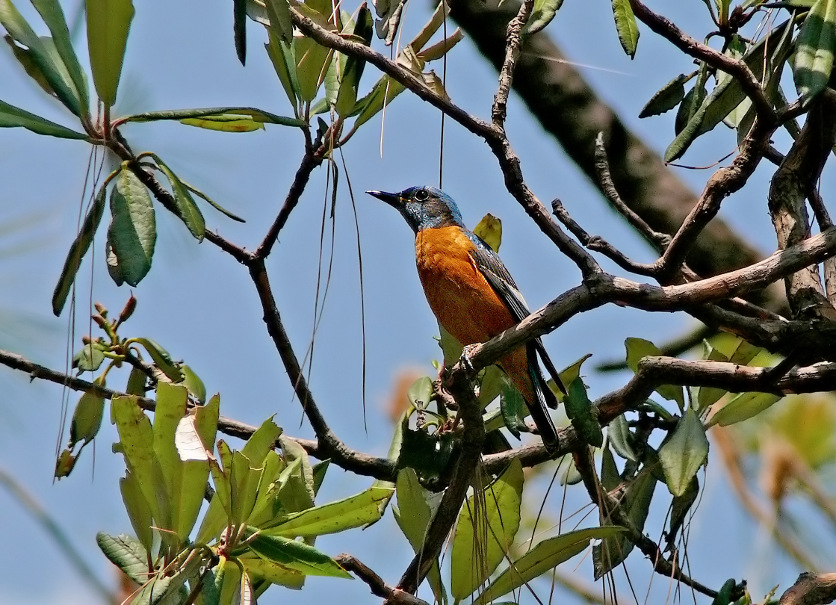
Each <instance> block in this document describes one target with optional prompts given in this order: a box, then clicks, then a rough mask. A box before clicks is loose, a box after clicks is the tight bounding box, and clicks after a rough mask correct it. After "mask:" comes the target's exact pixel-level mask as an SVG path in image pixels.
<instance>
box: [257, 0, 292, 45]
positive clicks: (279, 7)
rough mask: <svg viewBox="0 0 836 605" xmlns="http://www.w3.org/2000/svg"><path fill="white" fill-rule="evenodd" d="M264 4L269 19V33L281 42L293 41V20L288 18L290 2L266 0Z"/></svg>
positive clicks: (285, 0)
mask: <svg viewBox="0 0 836 605" xmlns="http://www.w3.org/2000/svg"><path fill="white" fill-rule="evenodd" d="M264 6H265V8H266V10H267V17H268V18H269V20H270V29H269V31H270V33H271V34H272V35H274V36H276V38H278V39H279V40H281V41H282V42H287V43H290V42H292V41H293V21H291V19H290V4H289V3H288V1H287V0H266V1H265V2H264Z"/></svg>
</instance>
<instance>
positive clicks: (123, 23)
mask: <svg viewBox="0 0 836 605" xmlns="http://www.w3.org/2000/svg"><path fill="white" fill-rule="evenodd" d="M86 7H87V10H86V13H87V47H88V49H89V51H90V69H91V70H92V72H93V84H95V86H96V92H97V93H98V95H99V99H101V101H102V103H104V104H105V105H106V106H108V107H112V106H113V104H114V103H116V91H117V89H118V88H119V78H120V77H121V75H122V63H123V62H124V59H125V47H126V46H127V43H128V32H129V30H130V28H131V21H132V20H133V18H134V5H133V2H132V0H86ZM128 283H130V282H128Z"/></svg>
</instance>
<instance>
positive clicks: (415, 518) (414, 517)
mask: <svg viewBox="0 0 836 605" xmlns="http://www.w3.org/2000/svg"><path fill="white" fill-rule="evenodd" d="M395 485H396V494H397V500H398V507H397V510H398V512H397V513H396V515H395V520H396V521H397V523H398V527H400V528H401V531H402V532H403V534H404V536H406V539H407V540H408V541H409V543H410V545H411V546H412V550H414V551H415V552H418V551H419V550H421V546H422V545H423V544H424V535H425V532H426V531H427V526H428V525H429V524H430V520H431V519H432V509H431V508H430V505H429V503H428V494H427V491H426V490H425V489H424V488H423V487H421V483H420V482H419V481H418V475H417V474H416V473H415V469H412V468H404V469H401V470H400V471H398V478H397V481H396V483H395Z"/></svg>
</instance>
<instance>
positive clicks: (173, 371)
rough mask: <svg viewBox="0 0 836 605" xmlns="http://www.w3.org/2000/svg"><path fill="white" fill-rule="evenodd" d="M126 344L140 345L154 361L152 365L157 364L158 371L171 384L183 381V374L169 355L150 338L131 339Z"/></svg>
mask: <svg viewBox="0 0 836 605" xmlns="http://www.w3.org/2000/svg"><path fill="white" fill-rule="evenodd" d="M128 342H129V343H134V342H135V343H138V344H141V345H142V346H143V347H144V348H145V350H146V351H148V354H149V355H150V356H151V359H153V360H154V363H155V364H157V367H158V368H159V369H160V371H161V372H162V373H163V374H165V375H166V377H167V378H168V379H169V380H171V382H180V381H182V380H183V373H182V372H181V371H180V369H179V368H178V367H177V366H176V365H175V363H174V362H173V361H172V359H171V355H169V353H168V351H166V350H165V349H164V348H162V347H161V346H160V345H159V344H158V343H156V342H154V341H153V340H151V339H150V338H142V337H139V338H131V339H130V340H129V341H128Z"/></svg>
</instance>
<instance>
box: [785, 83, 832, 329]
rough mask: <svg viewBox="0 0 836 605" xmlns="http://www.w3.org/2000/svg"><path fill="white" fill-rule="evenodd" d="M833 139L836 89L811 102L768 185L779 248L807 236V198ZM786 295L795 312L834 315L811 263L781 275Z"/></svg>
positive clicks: (798, 313) (819, 173) (816, 271)
mask: <svg viewBox="0 0 836 605" xmlns="http://www.w3.org/2000/svg"><path fill="white" fill-rule="evenodd" d="M834 142H836V91H826V92H824V93H822V94H821V95H819V98H817V99H816V100H814V101H813V103H812V107H811V109H810V113H809V114H808V116H807V120H806V121H805V123H804V127H803V128H802V129H801V134H800V135H799V137H798V138H797V139H796V140H795V141H794V142H793V145H792V147H791V148H790V151H789V153H787V155H786V157H785V158H784V160H783V161H782V162H781V165H780V166H779V168H778V170H777V171H776V172H775V175H774V176H773V178H772V182H771V184H770V188H769V211H770V213H771V215H772V223H773V224H774V225H775V233H776V234H777V236H778V247H779V248H781V249H783V248H786V247H788V246H792V245H793V244H796V243H798V242H800V241H802V240H804V239H806V238H807V237H808V236H809V234H810V222H809V218H808V215H807V206H806V202H805V200H806V198H807V197H808V195H809V192H810V191H814V190H815V187H816V182H817V181H818V179H819V177H820V176H821V172H822V170H823V169H824V164H825V162H826V161H827V158H828V156H829V155H830V151H831V149H832V148H833V145H834ZM785 282H786V288H787V297H788V299H789V301H790V306H791V308H792V310H793V313H794V314H795V315H796V316H799V315H806V316H808V317H810V316H813V315H816V314H821V313H825V314H827V315H833V314H834V310H833V307H832V305H830V303H829V302H828V301H827V299H826V298H825V294H824V288H823V287H822V284H821V279H820V277H819V273H818V269H817V268H816V267H815V266H810V267H805V268H804V269H803V270H801V271H799V272H797V273H794V274H792V275H790V276H788V277H787V278H786V279H785Z"/></svg>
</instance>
